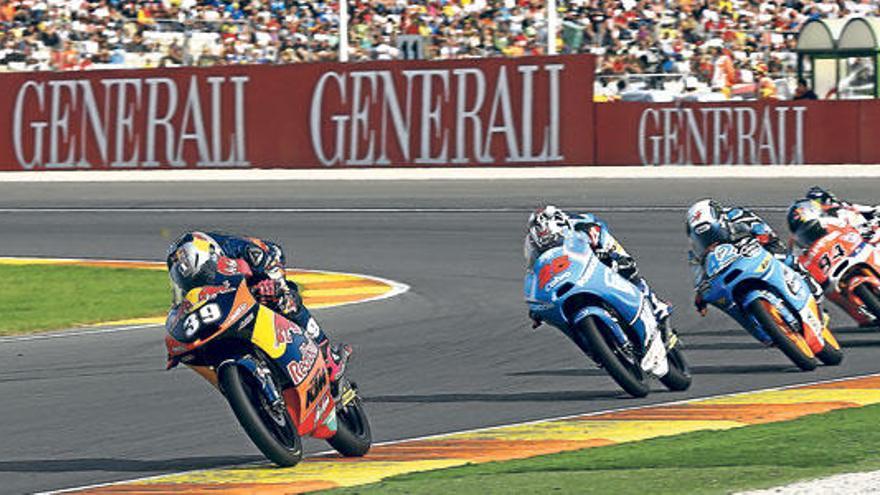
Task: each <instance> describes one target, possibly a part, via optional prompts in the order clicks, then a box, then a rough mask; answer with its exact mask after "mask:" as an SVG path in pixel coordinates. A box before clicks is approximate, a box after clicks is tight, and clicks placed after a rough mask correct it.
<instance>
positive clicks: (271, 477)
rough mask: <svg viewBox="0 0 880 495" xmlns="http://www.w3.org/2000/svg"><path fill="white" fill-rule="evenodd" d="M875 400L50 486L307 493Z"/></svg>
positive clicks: (847, 383)
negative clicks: (294, 463)
mask: <svg viewBox="0 0 880 495" xmlns="http://www.w3.org/2000/svg"><path fill="white" fill-rule="evenodd" d="M872 404H880V374H878V375H870V376H865V377H857V378H849V379H841V380H832V381H827V382H819V383H813V384H806V385H798V386H792V387H786V388H777V389H768V390H760V391H755V392H747V393H741V394H733V395H725V396H718V397H710V398H705V399H695V400H688V401H681V402H673V403H669V404H661V405H656V406H646V407H634V408H628V409H619V410H613V411H601V412H597V413H592V414H585V415H578V416H570V417H563V418H555V419H548V420H544V421H533V422H528V423H521V424H513V425H508V426H501V427H493V428H485V429H478V430H473V431H464V432H460V433H452V434H448V435H437V436H433V437H427V438H416V439H411V440H403V441H400V442H388V443H384V444H378V445H375V446H374V447H373V449H372V450H371V451H370V453H369V454H368V455H367V456H366V457H365V458H363V459H361V460H358V461H355V462H352V461H351V460H349V459H345V458H340V457H338V456H337V455H334V454H324V455H316V456H313V457H310V458H307V459H306V460H304V461H303V462H302V463H301V464H300V465H298V466H296V467H294V468H291V469H278V468H275V467H272V466H266V465H254V466H238V467H233V468H229V469H215V470H204V471H194V472H189V473H182V474H175V475H168V476H158V477H152V478H147V479H141V480H134V481H130V482H123V483H113V484H107V485H98V486H93V487H83V488H76V489H71V490H63V491H58V492H51V493H73V494H80V495H99V494H102V495H108V494H115V495H145V494H157V493H169V494H171V493H228V494H245V493H259V494H262V495H269V494H273V495H274V494H277V495H283V494H294V493H308V492H313V491H318V490H327V489H331V488H339V487H352V486H358V485H365V484H369V483H376V482H379V481H382V480H384V479H387V478H389V477H392V476H396V475H401V474H408V473H414V472H419V471H429V470H434V469H443V468H450V467H456V466H463V465H466V464H482V463H487V462H495V461H509V460H513V459H522V458H528V457H534V456H538V455H544V454H554V453H559V452H566V451H572V450H577V449H585V448H593V447H603V446H608V445H614V444H620V443H625V442H636V441H640V440H647V439H651V438H657V437H661V436H668V435H676V434H681V433H690V432H695V431H705V430H729V429H733V428H741V427H746V426H751V425H758V424H767V423H774V422H780V421H788V420H793V419H797V418H800V417H803V416H806V415H810V414H817V413H825V412H829V411H833V410H837V409H847V408H855V407H862V406H867V405H872ZM510 489H511V491H515V489H514V488H513V487H511V488H510Z"/></svg>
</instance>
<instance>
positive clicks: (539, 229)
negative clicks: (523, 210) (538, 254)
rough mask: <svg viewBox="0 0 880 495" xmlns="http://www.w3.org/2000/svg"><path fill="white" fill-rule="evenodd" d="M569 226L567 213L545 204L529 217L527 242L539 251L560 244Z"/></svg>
mask: <svg viewBox="0 0 880 495" xmlns="http://www.w3.org/2000/svg"><path fill="white" fill-rule="evenodd" d="M570 228H571V221H570V219H569V217H568V215H567V214H566V213H565V212H564V211H562V210H560V209H559V208H557V207H555V206H553V205H547V206H545V207H544V208H541V209H539V210H537V211H535V212H534V213H532V215H531V216H530V217H529V233H528V237H527V239H528V243H529V244H530V245H531V246H532V247H534V248H535V249H537V250H539V251H545V250H547V249H550V248H551V247H555V246H558V245H560V244H562V240H563V238H564V237H565V234H566V233H567V231H568V230H569V229H570Z"/></svg>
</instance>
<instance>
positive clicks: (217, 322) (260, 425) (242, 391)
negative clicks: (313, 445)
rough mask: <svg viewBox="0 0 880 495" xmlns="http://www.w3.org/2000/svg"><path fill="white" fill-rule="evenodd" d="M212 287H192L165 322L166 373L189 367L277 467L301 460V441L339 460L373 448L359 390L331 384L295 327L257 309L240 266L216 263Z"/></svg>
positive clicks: (222, 260)
mask: <svg viewBox="0 0 880 495" xmlns="http://www.w3.org/2000/svg"><path fill="white" fill-rule="evenodd" d="M218 267H219V269H218V272H217V274H216V276H215V277H214V280H213V281H212V282H211V283H210V284H209V285H204V286H201V287H196V288H193V289H192V290H190V291H189V292H188V293H186V294H185V296H184V298H183V300H182V301H181V302H180V304H178V305H177V306H176V307H175V308H172V310H171V312H170V313H169V315H168V319H167V321H166V324H165V327H166V330H167V333H168V334H167V335H166V337H165V344H166V347H167V350H168V366H167V368H168V369H171V368H174V367H175V366H177V365H178V363H183V364H186V365H188V366H189V367H191V368H192V369H193V370H194V371H196V372H197V373H198V374H199V375H201V376H202V377H203V378H205V379H206V380H208V381H209V382H210V383H211V384H213V385H214V386H215V387H216V388H217V389H218V390H219V391H220V392H221V393H222V394H223V396H224V397H225V398H226V400H227V402H229V406H230V407H231V408H232V410H233V412H234V413H235V416H236V418H237V419H238V422H239V423H240V424H241V426H242V428H244V430H245V432H246V433H247V435H248V436H249V437H250V439H251V440H252V441H253V442H254V444H255V445H256V446H257V448H258V449H259V450H260V452H262V453H263V454H264V455H265V456H266V457H267V458H268V459H269V460H271V461H272V462H274V463H275V464H277V465H279V466H284V467H287V466H294V465H296V464H297V463H299V461H300V460H301V459H302V455H303V451H302V440H301V437H302V436H304V435H307V436H311V437H314V438H319V439H325V440H327V442H328V443H329V444H330V445H331V446H332V447H333V448H334V449H336V450H337V451H338V452H339V453H340V454H342V455H343V456H347V457H359V456H363V455H365V454H366V453H367V451H368V450H369V449H370V446H371V443H372V437H371V432H370V423H369V420H368V418H367V415H366V412H365V410H364V407H363V404H362V401H361V399H360V397H359V396H358V391H357V386H356V385H355V384H354V383H352V382H350V381H349V380H348V378H347V377H345V376H343V377H342V378H341V379H340V380H339V381H338V382H336V383H333V382H331V381H330V375H329V371H328V369H327V366H326V364H325V362H324V358H323V356H322V353H321V352H320V350H319V348H318V345H317V344H316V343H315V342H314V341H313V340H312V339H310V338H309V337H308V336H307V335H305V334H304V333H303V331H302V329H300V328H299V327H298V326H297V325H296V324H294V323H293V322H291V321H290V320H288V319H287V318H285V317H283V316H282V315H281V314H278V313H276V312H274V311H272V310H271V309H269V308H268V307H266V306H263V305H261V304H259V303H258V302H257V301H256V299H255V298H254V297H253V295H252V294H251V292H250V289H249V288H248V286H247V283H246V281H245V277H244V275H243V274H242V272H243V271H245V270H247V267H246V266H243V262H239V261H238V260H232V259H229V258H220V260H219V261H218Z"/></svg>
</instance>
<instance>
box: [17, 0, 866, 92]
mask: <svg viewBox="0 0 880 495" xmlns="http://www.w3.org/2000/svg"><path fill="white" fill-rule="evenodd" d="M554 4H555V8H554ZM342 5H346V4H344V3H343V4H342ZM545 5H547V3H545V2H544V1H543V0H432V1H428V0H419V1H395V0H373V1H365V0H351V1H349V2H348V3H347V6H348V9H347V10H346V11H343V12H342V13H343V14H346V15H342V16H341V15H340V13H341V11H340V6H341V5H340V4H339V3H336V2H327V1H318V2H305V1H294V0H240V1H231V0H160V1H144V0H128V1H126V0H0V26H2V31H0V70H3V71H28V70H77V69H92V68H144V67H163V66H166V67H167V66H172V67H173V66H180V65H196V66H211V65H217V64H252V63H259V64H266V63H270V64H271V63H275V64H285V63H298V62H313V61H326V60H338V59H340V58H341V59H343V60H353V61H360V60H391V59H398V58H412V57H418V58H428V59H450V58H470V57H496V56H507V57H517V56H523V55H540V54H547V53H551V54H552V53H557V52H558V53H593V54H596V55H597V56H598V57H599V62H598V66H597V72H598V78H597V86H596V88H597V91H596V93H597V96H598V98H599V99H607V100H615V99H618V98H620V96H621V93H627V94H629V96H630V97H632V98H633V99H639V98H641V97H644V98H647V99H652V100H654V101H656V100H658V99H660V100H662V99H663V98H665V97H668V98H673V97H676V96H680V95H682V94H684V95H695V98H697V99H704V100H705V99H709V100H711V99H713V98H718V97H721V98H727V97H729V96H737V95H740V96H744V97H768V98H777V97H778V98H786V97H789V96H791V95H792V94H794V77H793V74H794V73H795V70H796V63H797V57H796V56H795V54H794V53H793V52H792V49H793V44H794V42H795V35H796V33H797V32H798V31H799V29H800V28H801V27H802V26H803V25H804V24H805V23H806V22H808V21H810V20H811V19H818V18H839V17H847V16H852V15H861V16H873V15H876V14H877V13H878V6H880V2H877V1H875V0H860V1H851V0H839V1H822V0H815V1H814V0H773V1H758V0H708V1H706V0H668V1H665V2H664V1H649V0H621V1H606V0H559V2H558V3H555V2H553V1H552V0H551V2H549V8H545ZM341 25H342V26H345V27H343V28H342V29H340V26H341ZM548 32H554V33H555V36H548ZM346 35H347V36H346ZM550 40H555V42H550ZM408 43H409V44H408ZM408 46H415V47H416V49H413V50H411V49H409V48H407V47H408ZM738 86H739V87H738ZM700 95H702V96H700Z"/></svg>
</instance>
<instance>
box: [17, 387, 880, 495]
mask: <svg viewBox="0 0 880 495" xmlns="http://www.w3.org/2000/svg"><path fill="white" fill-rule="evenodd" d="M872 376H880V373H868V374H865V375H855V376H845V377H841V378H829V379H827V380H815V381H811V382H805V383H795V384H792V385H782V386H779V387H768V388H762V389H757V390H748V391H745V392H730V393H726V394H717V395H707V396H703V397H692V398H690V399H682V400H676V401H670V402H659V403H655V404H643V405H639V406H630V407H619V408H614V409H605V410H602V411H594V412H589V413H580V414H568V415H565V416H555V417H551V418H544V419H533V420H529V421H522V422H518V423H510V424H504V425H497V426H484V427H480V428H472V429H467V430H458V431H450V432H447V433H438V434H434V435H425V436H419V437H412V438H402V439H399V440H389V441H386V442H377V443H374V444H373V446H382V445H398V444H402V443H409V442H417V441H421V440H433V439H437V438H447V437H451V436H455V435H466V434H469V433H481V432H486V431H493V430H499V429H503V428H513V427H519V426H529V425H534V424H538V423H546V422H548V421H563V420H567V419H573V418H584V417H593V416H599V415H602V414H612V413H618V412H623V411H634V410H637V409H648V408H652V407H662V406H675V405H681V404H690V403H694V402H700V401H704V400H714V399H723V398H725V397H734V396H737V395H747V394H758V393H763V392H773V391H779V390H788V389H792V388H798V387H808V386H810V385H819V384H823V383H835V382H842V381H846V380H854V379H859V378H868V377H872ZM806 416H810V414H807V415H806ZM801 417H804V416H801ZM782 422H784V421H776V423H782ZM746 426H748V425H744V426H743V427H746ZM661 436H662V435H661ZM657 438H659V437H657ZM646 440H648V439H646ZM639 441H640V440H637V441H635V442H620V444H624V443H637V442H639ZM618 445H619V444H618ZM594 448H595V447H594ZM333 452H335V451H333V450H326V451H322V452H316V453H314V454H310V455H307V456H306V457H307V458H313V457H319V456H322V455H326V454H332V453H333ZM264 464H265V465H268V462H265V461H260V462H254V463H247V464H239V465H237V466H252V465H253V466H258V465H264ZM231 467H235V466H218V467H213V468H205V469H194V470H192V471H181V472H178V473H173V472H172V473H165V474H157V475H154V476H144V477H142V478H133V479H128V480H122V481H111V482H108V483H97V484H94V485H86V486H78V487H74V488H64V489H61V490H53V491H47V492H37V493H35V494H34V495H55V494H61V493H70V492H75V491H80V490H91V489H95V488H102V487H106V486H115V485H123V484H126V483H137V482H141V481H149V480H155V479H159V478H163V477H165V476H171V475H183V474H196V473H202V472H206V471H214V470H217V469H228V468H231ZM294 469H295V468H294Z"/></svg>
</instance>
